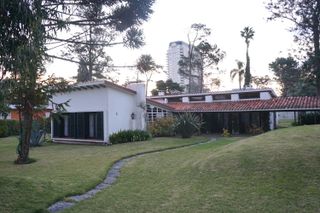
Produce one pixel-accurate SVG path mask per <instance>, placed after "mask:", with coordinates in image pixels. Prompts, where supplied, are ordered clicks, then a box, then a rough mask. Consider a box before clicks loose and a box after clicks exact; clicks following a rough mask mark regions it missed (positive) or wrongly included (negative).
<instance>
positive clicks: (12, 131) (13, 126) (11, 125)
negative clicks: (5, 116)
mask: <svg viewBox="0 0 320 213" xmlns="http://www.w3.org/2000/svg"><path fill="white" fill-rule="evenodd" d="M6 122H7V126H8V136H12V135H19V133H20V125H19V121H16V120H6Z"/></svg>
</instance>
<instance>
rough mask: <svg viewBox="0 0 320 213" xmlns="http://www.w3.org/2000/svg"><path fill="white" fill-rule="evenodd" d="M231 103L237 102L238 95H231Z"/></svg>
mask: <svg viewBox="0 0 320 213" xmlns="http://www.w3.org/2000/svg"><path fill="white" fill-rule="evenodd" d="M231 101H239V94H238V93H236V94H231Z"/></svg>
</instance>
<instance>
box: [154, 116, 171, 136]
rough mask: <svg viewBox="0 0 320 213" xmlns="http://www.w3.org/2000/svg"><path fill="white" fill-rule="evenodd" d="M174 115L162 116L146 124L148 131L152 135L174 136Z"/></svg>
mask: <svg viewBox="0 0 320 213" xmlns="http://www.w3.org/2000/svg"><path fill="white" fill-rule="evenodd" d="M174 123H175V119H174V117H163V118H159V119H157V120H155V121H154V122H152V123H150V124H149V125H148V131H149V132H150V133H151V135H152V136H153V137H165V136H174V135H175V132H174Z"/></svg>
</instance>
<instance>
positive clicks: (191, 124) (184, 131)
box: [175, 112, 203, 138]
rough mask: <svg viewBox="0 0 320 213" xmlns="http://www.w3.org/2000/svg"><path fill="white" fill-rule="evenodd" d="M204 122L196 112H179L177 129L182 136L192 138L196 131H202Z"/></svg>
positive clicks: (176, 123)
mask: <svg viewBox="0 0 320 213" xmlns="http://www.w3.org/2000/svg"><path fill="white" fill-rule="evenodd" d="M202 124H203V122H202V120H201V118H200V117H199V116H198V115H196V114H194V113H189V112H187V113H183V114H178V115H177V118H176V122H175V130H176V132H177V133H178V134H181V136H182V138H190V137H191V136H192V135H193V134H194V133H195V132H197V131H200V128H201V126H202Z"/></svg>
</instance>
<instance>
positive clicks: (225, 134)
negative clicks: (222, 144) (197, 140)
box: [221, 128, 231, 137]
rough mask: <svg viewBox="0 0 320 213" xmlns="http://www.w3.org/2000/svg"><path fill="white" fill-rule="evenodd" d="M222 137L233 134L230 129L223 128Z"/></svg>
mask: <svg viewBox="0 0 320 213" xmlns="http://www.w3.org/2000/svg"><path fill="white" fill-rule="evenodd" d="M221 136H222V137H230V136H231V133H230V132H229V130H228V129H226V128H223V129H222V134H221Z"/></svg>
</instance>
